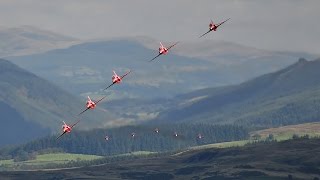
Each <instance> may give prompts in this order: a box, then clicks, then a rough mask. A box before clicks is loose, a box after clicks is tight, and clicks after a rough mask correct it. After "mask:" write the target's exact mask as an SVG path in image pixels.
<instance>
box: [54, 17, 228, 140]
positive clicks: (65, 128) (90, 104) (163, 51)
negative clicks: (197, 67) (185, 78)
mask: <svg viewBox="0 0 320 180" xmlns="http://www.w3.org/2000/svg"><path fill="white" fill-rule="evenodd" d="M229 20H230V18H228V19H226V20H224V21H222V22H220V23H214V22H213V21H212V20H211V21H210V23H209V30H208V31H207V32H206V33H204V34H202V35H201V36H199V38H202V37H204V36H205V35H207V34H208V33H210V32H212V31H217V29H218V28H219V27H220V26H221V25H222V24H224V23H225V22H227V21H229ZM178 43H179V41H178V42H175V43H174V44H172V45H170V46H168V47H165V46H164V45H163V44H162V43H161V42H160V47H159V50H158V55H156V56H155V57H154V58H152V59H151V60H149V61H148V62H152V61H154V60H155V59H157V58H158V57H159V56H161V55H167V54H168V52H169V50H170V49H171V48H173V47H174V46H176V45H177V44H178ZM130 73H131V70H129V71H128V72H126V73H125V74H124V75H122V76H119V75H117V74H116V72H115V71H113V75H112V77H111V79H112V83H111V84H110V85H109V86H107V87H106V88H104V89H103V90H107V89H108V88H110V87H112V86H113V85H114V84H120V83H121V82H122V80H123V79H124V77H126V76H127V75H129V74H130ZM106 97H107V96H103V97H102V98H101V99H99V100H97V101H94V100H91V98H90V97H89V96H88V99H87V102H86V108H85V109H84V110H83V111H81V112H80V113H79V114H78V116H80V115H81V114H83V113H85V112H86V111H87V110H89V109H95V108H96V107H97V105H98V103H99V102H101V101H102V100H104V99H105V98H106ZM79 122H80V119H78V120H77V121H76V122H75V123H74V124H72V125H68V124H66V123H65V122H64V121H63V125H62V133H61V134H60V136H58V137H57V139H59V138H61V137H62V136H63V135H65V134H67V133H71V131H72V128H73V127H74V126H76V125H77V124H78V123H79ZM154 132H155V133H156V134H158V133H160V130H159V129H158V128H155V129H154ZM178 136H179V134H178V133H177V132H174V133H173V137H178ZM135 137H136V133H135V132H132V133H131V138H135ZM196 138H198V139H202V138H203V135H202V134H201V133H199V134H198V135H197V136H196ZM104 139H105V140H106V141H109V140H110V137H109V136H108V135H106V136H105V138H104Z"/></svg>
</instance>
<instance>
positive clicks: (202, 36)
mask: <svg viewBox="0 0 320 180" xmlns="http://www.w3.org/2000/svg"><path fill="white" fill-rule="evenodd" d="M209 32H211V30H209V31H208V32H206V33H204V34H202V35H201V36H200V37H199V38H201V37H203V36H204V35H206V34H208V33H209Z"/></svg>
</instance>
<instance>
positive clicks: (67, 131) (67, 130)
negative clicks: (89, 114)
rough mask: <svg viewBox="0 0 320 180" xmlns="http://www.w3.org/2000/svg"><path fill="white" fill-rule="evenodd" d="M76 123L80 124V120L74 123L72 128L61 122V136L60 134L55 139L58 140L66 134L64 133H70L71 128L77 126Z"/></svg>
mask: <svg viewBox="0 0 320 180" xmlns="http://www.w3.org/2000/svg"><path fill="white" fill-rule="evenodd" d="M78 122H80V119H79V120H78V121H77V122H76V123H74V124H73V125H72V126H69V125H67V124H66V123H65V122H64V121H63V125H62V134H61V135H60V136H59V137H57V139H59V138H60V137H61V136H63V135H64V134H66V133H70V132H71V130H72V128H73V127H74V126H75V125H76V124H78Z"/></svg>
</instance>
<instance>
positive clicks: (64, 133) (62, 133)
mask: <svg viewBox="0 0 320 180" xmlns="http://www.w3.org/2000/svg"><path fill="white" fill-rule="evenodd" d="M66 132H67V131H65V132H63V133H62V134H61V135H60V136H58V137H57V139H56V140H58V139H59V138H60V137H61V136H63V135H64V134H65V133H66Z"/></svg>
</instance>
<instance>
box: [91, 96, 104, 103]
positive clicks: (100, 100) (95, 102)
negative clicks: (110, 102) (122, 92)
mask: <svg viewBox="0 0 320 180" xmlns="http://www.w3.org/2000/svg"><path fill="white" fill-rule="evenodd" d="M106 97H107V96H103V97H102V98H101V99H99V100H98V101H96V102H94V103H96V104H98V103H99V102H100V101H102V100H103V99H104V98H106Z"/></svg>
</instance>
